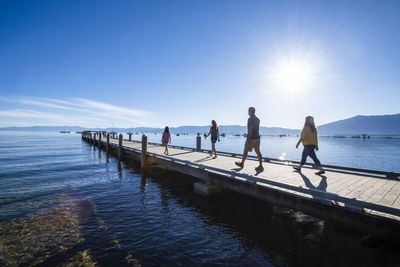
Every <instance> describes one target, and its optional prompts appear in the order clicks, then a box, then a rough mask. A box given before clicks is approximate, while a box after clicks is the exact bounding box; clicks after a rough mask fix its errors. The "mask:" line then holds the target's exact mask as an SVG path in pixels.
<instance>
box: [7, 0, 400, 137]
mask: <svg viewBox="0 0 400 267" xmlns="http://www.w3.org/2000/svg"><path fill="white" fill-rule="evenodd" d="M398 14H400V1H397V0H394V1H389V0H387V1H366V0H363V1H266V0H265V1H256V0H254V1H253V0H247V1H234V0H230V1H218V0H214V1H205V0H201V1H196V0H192V1H167V0H163V1H132V0H130V1H124V0H120V1H102V0H96V1H94V0H91V1H74V0H58V1H41V0H35V1H20V0H12V1H9V0H2V1H0V127H6V126H33V125H71V126H72V125H74V126H76V125H79V126H83V127H138V126H149V127H163V126H166V125H168V126H182V125H208V124H210V121H211V120H212V119H215V120H216V121H217V122H218V123H219V124H221V125H228V124H234V125H245V124H246V121H247V118H248V115H247V109H248V107H250V106H254V107H255V108H256V115H257V116H258V117H259V118H260V120H261V125H262V126H268V127H272V126H278V127H286V128H295V129H299V128H301V127H302V124H303V123H304V117H305V116H308V115H312V116H314V118H315V122H316V124H317V125H321V124H325V123H329V122H332V121H336V120H340V119H345V118H349V117H352V116H356V115H383V114H395V113H400V105H399V100H400V87H399V85H400V75H399V70H400V16H399V15H398Z"/></svg>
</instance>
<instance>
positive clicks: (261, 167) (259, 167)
mask: <svg viewBox="0 0 400 267" xmlns="http://www.w3.org/2000/svg"><path fill="white" fill-rule="evenodd" d="M256 171H257V172H262V171H264V167H263V166H262V165H260V166H258V167H257V168H256Z"/></svg>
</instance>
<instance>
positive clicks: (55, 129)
mask: <svg viewBox="0 0 400 267" xmlns="http://www.w3.org/2000/svg"><path fill="white" fill-rule="evenodd" d="M85 129H86V128H83V127H80V126H30V127H16V126H12V127H4V128H0V131H29V132H59V131H72V132H80V131H84V130H85Z"/></svg>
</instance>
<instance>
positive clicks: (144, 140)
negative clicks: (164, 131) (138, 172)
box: [140, 135, 147, 173]
mask: <svg viewBox="0 0 400 267" xmlns="http://www.w3.org/2000/svg"><path fill="white" fill-rule="evenodd" d="M146 152H147V136H145V135H143V136H142V158H141V160H140V166H141V169H142V173H144V169H145V167H146Z"/></svg>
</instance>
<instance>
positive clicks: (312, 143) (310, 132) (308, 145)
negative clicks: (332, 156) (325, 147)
mask: <svg viewBox="0 0 400 267" xmlns="http://www.w3.org/2000/svg"><path fill="white" fill-rule="evenodd" d="M300 143H303V146H304V149H303V154H302V156H301V162H300V165H299V166H293V168H294V169H295V170H297V171H301V168H302V167H303V165H304V163H306V160H307V157H308V156H310V158H312V159H313V161H314V162H315V164H316V165H317V168H318V169H319V171H318V172H316V173H315V174H317V175H321V174H324V173H325V171H324V169H323V168H322V165H321V162H320V161H319V159H318V158H317V155H316V154H315V151H314V150H316V151H318V149H319V148H318V134H317V128H316V127H315V124H314V118H313V117H312V116H308V117H306V122H305V123H304V127H303V130H302V131H301V136H300V139H299V141H298V142H297V145H296V148H299V144H300Z"/></svg>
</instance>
